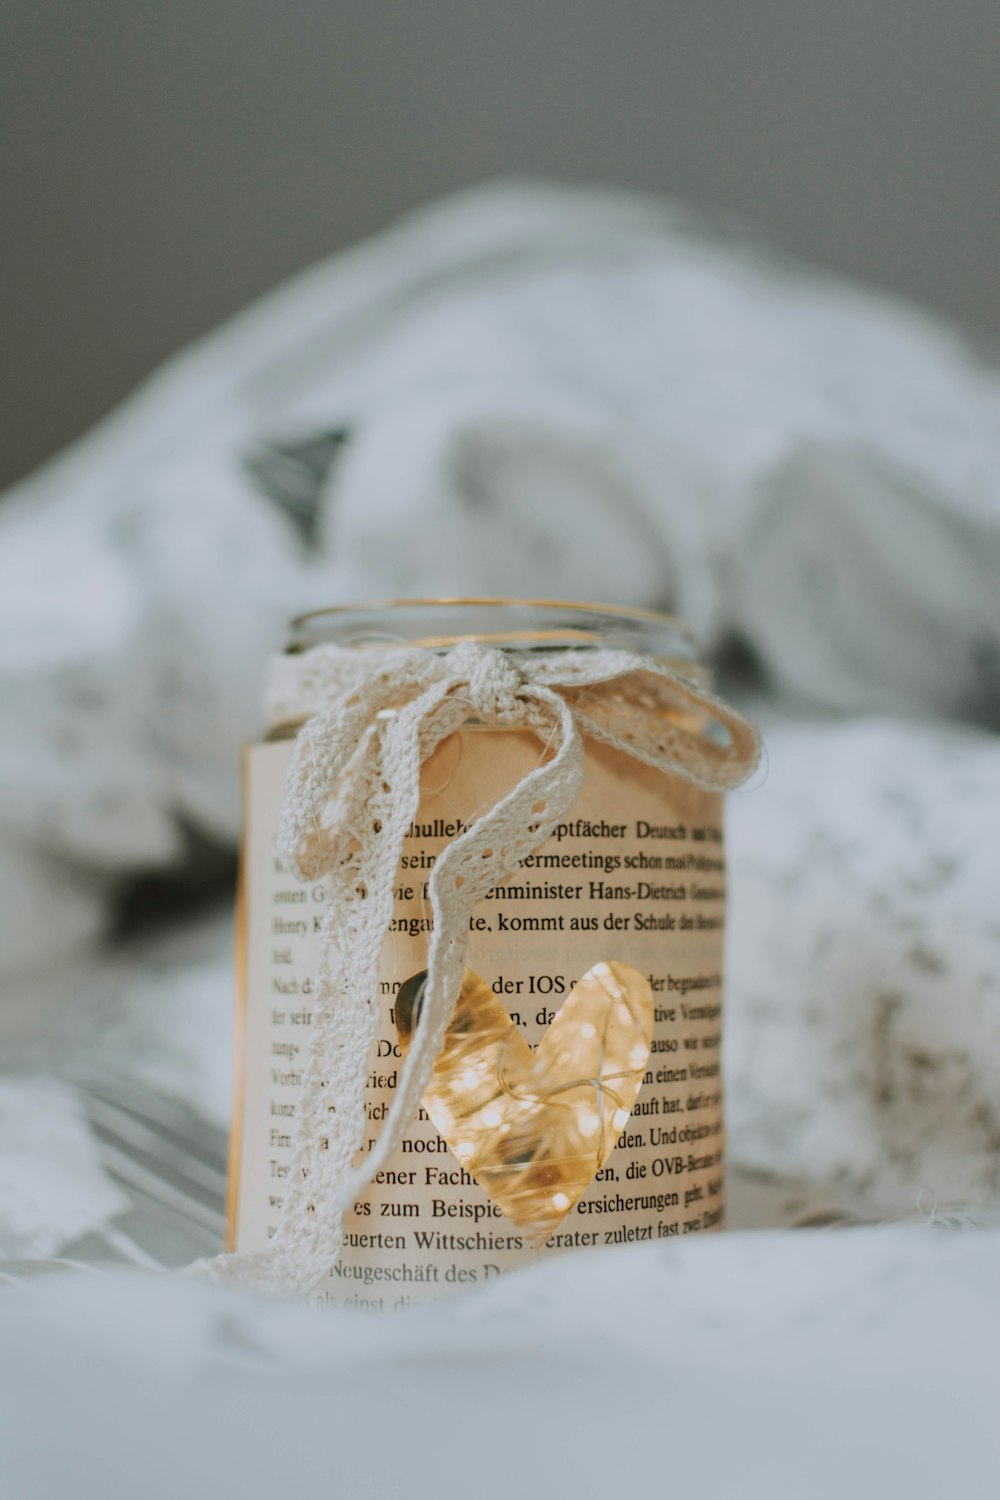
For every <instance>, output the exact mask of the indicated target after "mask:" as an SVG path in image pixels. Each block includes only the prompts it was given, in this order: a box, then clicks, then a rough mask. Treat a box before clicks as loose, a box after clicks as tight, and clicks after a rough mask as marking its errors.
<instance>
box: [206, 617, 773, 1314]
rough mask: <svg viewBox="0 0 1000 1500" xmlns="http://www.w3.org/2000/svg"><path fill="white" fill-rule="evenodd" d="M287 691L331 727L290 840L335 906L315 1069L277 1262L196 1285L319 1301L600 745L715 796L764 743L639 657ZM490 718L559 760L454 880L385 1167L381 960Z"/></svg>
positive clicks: (323, 652)
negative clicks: (472, 967)
mask: <svg viewBox="0 0 1000 1500" xmlns="http://www.w3.org/2000/svg"><path fill="white" fill-rule="evenodd" d="M281 671H282V686H281V691H282V693H283V694H284V695H285V698H286V699H287V698H288V697H289V695H291V697H292V698H294V697H295V695H296V694H299V695H300V696H301V697H302V698H303V699H305V700H308V702H309V706H310V708H311V710H312V713H311V716H310V717H309V718H308V719H307V721H306V723H305V724H304V725H303V727H302V729H301V731H300V732H299V735H298V739H297V742H296V746H295V751H294V753H293V756H292V760H291V762H290V765H289V768H288V774H287V779H286V786H285V798H284V804H283V809H282V815H281V820H280V824H279V837H278V846H279V855H280V857H281V859H282V861H283V863H284V864H285V866H286V867H287V868H288V869H289V870H290V871H291V872H292V873H293V874H295V875H297V876H298V877H299V878H300V879H302V880H308V881H312V882H320V883H321V885H322V889H323V912H322V917H321V926H322V932H321V938H320V954H319V964H318V971H317V974H316V976H315V983H314V990H313V994H312V997H311V1009H312V1026H311V1034H310V1043H309V1052H308V1057H307V1060H306V1063H305V1066H304V1068H303V1075H302V1084H301V1091H300V1095H299V1101H298V1106H297V1112H296V1125H295V1133H294V1136H293V1146H292V1154H291V1161H290V1164H289V1167H288V1173H287V1176H286V1178H285V1182H284V1185H283V1186H284V1192H283V1197H282V1202H281V1206H280V1209H279V1211H278V1219H277V1224H276V1227H275V1233H274V1235H273V1238H272V1239H271V1241H270V1242H269V1244H268V1246H267V1247H266V1249H263V1250H260V1251H249V1252H237V1253H234V1254H229V1255H222V1256H217V1257H215V1258H214V1259H211V1260H207V1261H199V1262H196V1263H195V1265H194V1266H192V1267H190V1268H189V1271H190V1273H191V1274H195V1275H201V1276H208V1277H211V1278H213V1279H221V1280H228V1281H233V1282H235V1283H238V1284H240V1285H243V1286H247V1287H252V1288H255V1289H257V1290H263V1291H270V1292H279V1293H282V1294H285V1295H300V1296H304V1295H308V1294H309V1293H310V1292H311V1291H313V1290H314V1289H315V1288H316V1286H317V1285H318V1283H319V1282H320V1281H321V1280H322V1279H323V1278H324V1277H325V1276H326V1275H327V1274H328V1273H329V1272H330V1270H331V1269H332V1268H333V1266H334V1265H335V1264H336V1261H337V1258H338V1256H339V1253H340V1249H341V1245H342V1242H343V1222H342V1221H343V1217H344V1214H345V1213H346V1212H347V1211H348V1210H349V1209H350V1208H351V1206H352V1205H353V1203H354V1202H355V1201H356V1199H357V1198H358V1196H359V1195H360V1194H361V1193H363V1192H364V1191H365V1189H366V1188H367V1186H368V1184H369V1183H370V1182H371V1180H372V1178H373V1177H374V1176H375V1174H376V1173H377V1172H378V1171H379V1170H380V1169H381V1168H382V1167H383V1166H384V1165H385V1163H386V1162H387V1160H388V1159H389V1157H390V1156H391V1155H392V1153H393V1152H394V1151H395V1150H396V1149H397V1148H398V1146H399V1144H400V1142H401V1140H402V1138H403V1135H404V1133H405V1131H406V1129H407V1127H408V1126H409V1124H410V1121H411V1120H412V1119H413V1117H414V1116H415V1115H416V1113H417V1110H418V1109H419V1107H420V1101H421V1098H422V1096H423V1093H424V1090H425V1088H426V1087H427V1083H428V1081H429V1078H430V1075H431V1071H432V1069H433V1066H434V1061H435V1058H436V1057H437V1055H438V1053H439V1051H440V1050H441V1047H442V1045H443V1042H444V1038H445V1033H446V1031H447V1028H448V1024H449V1021H450V1019H451V1015H452V1012H453V1010H454V1006H455V1002H456V999H457V997H458V994H459V991H460V988H461V984H462V978H463V974H464V971H465V957H466V951H467V947H468V939H469V931H470V918H471V916H472V913H473V909H474V907H475V905H476V903H477V902H478V901H480V900H482V898H483V897H484V896H485V895H487V893H488V892H489V891H491V890H492V889H493V887H494V886H496V885H497V884H498V883H499V882H500V881H502V880H504V879H506V878H507V877H508V876H510V875H513V874H514V873H515V872H516V871H517V870H518V869H519V868H520V866H521V864H522V862H523V861H524V860H525V859H526V858H527V857H528V855H530V854H532V853H533V852H534V851H535V850H536V849H537V848H538V847H539V846H540V845H541V844H543V843H544V842H545V841H546V840H547V839H549V838H550V837H551V836H552V834H553V832H554V831H555V829H556V827H557V825H558V824H559V823H560V822H561V821H562V820H563V819H564V818H565V816H566V815H567V814H568V813H569V811H570V809H571V808H572V806H573V803H574V802H575V801H576V798H577V796H578V795H579V792H580V790H581V787H582V785H583V774H584V754H583V745H584V740H585V739H586V738H588V737H589V738H594V739H597V740H600V741H602V742H603V743H605V744H607V745H610V746H612V747H613V748H615V749H617V750H619V751H621V752H622V753H624V754H626V755H629V756H631V757H633V758H634V759H636V760H638V761H641V762H643V763H645V764H647V765H651V766H654V767H655V768H657V769H658V770H661V771H665V772H668V773H670V774H672V775H675V776H679V777H681V778H682V779H684V780H687V781H691V782H694V783H695V784H696V785H698V786H701V787H703V788H705V789H707V790H710V791H727V790H730V789H732V788H733V787H735V786H738V785H739V784H740V783H741V782H743V781H744V780H745V779H746V778H747V776H749V775H750V774H751V772H752V771H753V769H754V767H755V765H756V764H757V759H758V755H759V741H758V738H757V734H756V731H755V730H754V729H753V727H752V726H751V725H750V724H749V723H748V722H747V721H746V720H745V719H744V718H743V717H742V716H741V715H739V714H738V713H736V712H735V710H734V709H732V708H730V707H729V706H728V704H726V703H724V702H723V701H722V700H721V699H719V698H718V697H716V696H715V695H714V694H712V693H711V692H709V691H708V689H707V688H705V687H704V685H703V684H702V683H700V682H699V681H698V680H697V679H696V678H694V677H690V676H687V675H685V674H684V673H682V672H681V671H679V670H677V669H676V668H675V667H673V666H671V665H668V664H666V663H662V662H658V661H656V660H654V659H652V658H648V657H643V656H639V655H636V654H633V653H631V652H627V651H620V650H611V649H600V648H596V649H588V650H555V651H552V650H549V651H533V650H523V651H510V650H501V649H498V648H496V647H493V646H488V645H485V644H482V643H479V642H475V641H463V642H461V643H459V644H457V645H455V646H452V647H450V648H448V649H447V650H443V651H440V652H434V651H430V650H427V649H425V648H421V647H401V648H388V649H379V650H359V649H351V648H344V647H338V646H334V645H319V646H315V647H313V648H312V649H311V650H310V651H307V652H304V653H301V654H300V655H298V656H295V657H290V658H284V659H283V663H282V669H281ZM470 718H475V719H476V720H478V721H479V722H480V723H481V724H482V725H484V726H486V727H503V728H511V727H516V728H518V729H523V730H527V731H530V732H531V733H533V734H534V735H535V736H536V737H537V738H538V740H539V742H540V745H541V753H540V756H539V760H538V762H537V764H536V765H535V766H534V767H533V769H532V770H530V771H529V772H528V773H527V774H526V775H525V776H524V777H523V778H522V779H521V780H520V781H519V782H518V783H517V784H516V785H514V786H513V787H511V788H510V790H509V791H508V792H506V793H505V794H504V795H503V796H502V797H501V798H500V799H499V800H498V801H497V802H495V803H494V804H493V805H492V806H490V807H488V808H486V809H484V810H483V811H482V812H480V813H479V814H478V816H477V817H476V818H475V820H474V821H473V822H472V824H471V825H470V826H468V827H464V828H462V829H461V830H460V831H459V832H458V834H457V836H456V837H454V838H453V839H452V840H451V841H450V842H449V843H448V844H447V846H446V847H445V848H444V849H443V851H442V852H441V853H440V854H439V856H438V858H437V860H436V861H435V864H434V868H433V870H432V872H431V875H430V878H429V880H428V883H427V902H428V906H429V908H430V932H429V939H428V945H427V958H426V979H425V981H424V987H423V992H422V998H421V1004H420V1009H419V1015H418V1017H417V1020H416V1024H415V1026H414V1030H413V1034H412V1037H411V1041H410V1045H409V1049H408V1051H407V1054H406V1057H405V1060H404V1061H403V1063H402V1066H401V1068H400V1070H399V1081H398V1085H397V1088H396V1091H395V1096H394V1099H393V1103H392V1106H391V1109H390V1111H389V1114H388V1118H387V1119H386V1120H385V1121H384V1122H383V1125H382V1129H381V1131H380V1133H379V1134H378V1136H377V1137H376V1138H375V1140H374V1142H373V1143H372V1144H371V1149H370V1150H366V1149H365V1146H366V1133H367V1127H368V1124H369V1122H368V1118H367V1113H366V1109H365V1088H366V1080H367V1075H368V1070H369V1058H370V1055H371V1053H372V1051H373V1049H374V1046H375V1042H376V1040H377V1037H378V1031H379V1024H380V1019H381V1007H380V991H379V959H380V955H381V951H382V944H383V940H384V938H385V936H386V933H387V932H388V931H389V929H390V923H391V921H392V917H393V905H394V885H395V883H396V877H397V872H398V870H399V865H400V859H401V856H402V853H403V848H404V840H405V838H406V836H407V831H408V829H409V828H410V827H411V825H412V823H413V821H414V818H415V817H416V815H417V811H418V808H419V803H420V773H421V767H422V765H423V763H424V762H425V761H426V760H427V759H428V758H429V757H430V756H431V755H432V754H433V753H434V751H435V749H436V748H437V746H438V745H439V744H441V743H442V741H444V740H445V739H446V738H447V737H448V736H449V735H451V734H453V733H455V732H456V731H458V730H459V729H461V728H462V726H463V725H464V724H466V723H467V722H468V721H469V719H470Z"/></svg>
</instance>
